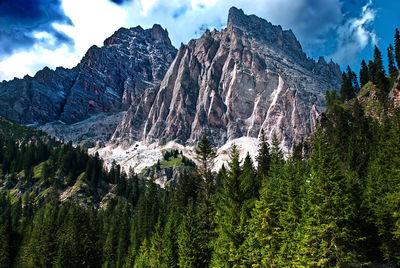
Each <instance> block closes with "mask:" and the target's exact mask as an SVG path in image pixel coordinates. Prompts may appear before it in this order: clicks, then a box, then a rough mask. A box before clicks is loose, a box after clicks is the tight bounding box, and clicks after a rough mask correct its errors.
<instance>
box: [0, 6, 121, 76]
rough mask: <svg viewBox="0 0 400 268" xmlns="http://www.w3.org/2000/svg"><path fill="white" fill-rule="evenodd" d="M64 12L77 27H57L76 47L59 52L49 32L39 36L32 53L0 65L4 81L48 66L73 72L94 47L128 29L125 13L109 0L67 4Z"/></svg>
mask: <svg viewBox="0 0 400 268" xmlns="http://www.w3.org/2000/svg"><path fill="white" fill-rule="evenodd" d="M62 6H63V8H64V11H65V13H66V15H67V16H68V17H69V18H70V19H71V20H72V23H73V25H72V26H71V25H61V24H56V23H54V24H53V26H54V27H55V28H56V29H57V30H59V31H62V32H64V33H65V34H67V35H68V36H70V37H71V38H72V39H74V42H75V43H74V46H73V47H69V46H67V45H62V46H60V47H58V48H55V41H56V40H55V38H54V37H53V36H52V35H50V34H48V33H46V32H36V33H34V37H35V38H36V39H37V42H36V44H35V45H34V46H33V48H31V49H30V50H28V51H21V52H18V53H15V54H13V55H11V56H10V57H8V58H6V59H4V60H2V61H0V80H3V79H6V80H10V79H12V78H14V77H18V78H22V77H23V76H25V75H26V74H28V75H31V76H32V75H34V74H35V73H36V72H37V71H38V70H40V69H42V68H44V67H45V66H48V67H50V68H55V67H57V66H63V67H67V68H71V67H73V66H75V65H76V64H78V63H79V61H80V59H81V58H82V56H83V55H84V54H85V53H86V51H87V50H88V49H89V48H90V47H91V46H92V45H94V44H96V45H98V46H101V45H102V44H103V41H104V39H106V38H107V37H109V36H110V35H111V34H112V33H113V32H114V31H116V30H117V29H118V28H120V27H122V26H126V24H125V22H126V16H127V13H126V11H125V10H123V9H121V8H120V7H118V6H116V5H114V4H112V3H111V2H110V1H108V0H84V1H81V0H64V1H63V5H62Z"/></svg>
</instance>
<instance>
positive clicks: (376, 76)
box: [372, 46, 388, 94]
mask: <svg viewBox="0 0 400 268" xmlns="http://www.w3.org/2000/svg"><path fill="white" fill-rule="evenodd" d="M373 66H374V73H373V74H372V82H373V83H374V84H375V85H376V86H377V87H378V88H379V89H380V90H381V91H382V94H384V93H385V92H386V90H387V87H388V83H387V79H386V74H385V69H384V68H383V63H382V54H381V52H380V50H379V49H378V47H377V46H375V48H374V63H373Z"/></svg>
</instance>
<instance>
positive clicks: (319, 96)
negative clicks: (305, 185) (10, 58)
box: [0, 8, 341, 169]
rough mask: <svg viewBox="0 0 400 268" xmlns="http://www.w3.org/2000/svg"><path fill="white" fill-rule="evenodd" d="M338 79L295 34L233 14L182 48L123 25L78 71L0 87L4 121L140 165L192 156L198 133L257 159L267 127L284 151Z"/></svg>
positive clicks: (305, 129) (307, 127) (155, 31)
mask: <svg viewBox="0 0 400 268" xmlns="http://www.w3.org/2000/svg"><path fill="white" fill-rule="evenodd" d="M340 81H341V71H340V69H339V66H338V65H337V64H335V63H333V62H332V61H330V62H329V63H327V62H326V61H325V60H324V58H322V57H321V58H320V59H319V60H318V61H317V62H316V61H314V60H313V59H311V58H308V57H307V56H306V55H305V53H304V52H303V50H302V47H301V45H300V43H299V42H298V41H297V39H296V37H295V36H294V34H293V32H292V31H291V30H283V29H282V28H281V27H280V26H274V25H272V24H271V23H269V22H267V21H266V20H264V19H261V18H259V17H256V16H254V15H250V16H248V15H245V14H244V13H243V11H242V10H239V9H236V8H231V9H230V11H229V15H228V22H227V27H226V28H224V29H222V30H221V31H217V30H214V31H212V32H211V31H209V30H207V31H206V32H205V33H204V34H203V35H202V36H201V37H200V38H199V39H195V40H191V41H190V42H189V43H188V44H186V45H184V44H182V45H181V47H180V48H179V50H177V49H175V48H174V47H173V46H172V45H171V41H170V39H169V37H168V32H167V31H166V30H164V29H163V28H161V26H159V25H154V26H153V27H152V28H151V29H147V30H144V29H142V28H141V27H140V26H138V27H135V28H131V29H125V28H121V29H119V30H118V31H116V32H115V33H114V34H113V35H112V36H111V37H109V38H108V39H106V40H105V41H104V46H103V47H101V48H99V47H96V46H93V47H91V48H90V49H89V50H88V52H87V53H86V55H85V56H84V57H83V59H82V60H81V62H80V63H79V64H78V65H77V66H76V67H75V68H72V69H64V68H57V69H56V70H54V71H53V70H50V69H48V68H45V69H43V70H42V71H39V72H38V73H37V74H36V75H35V76H34V77H29V76H26V77H24V78H23V79H14V80H12V81H9V82H3V83H0V115H3V116H6V117H8V118H10V119H13V120H14V121H17V122H19V123H23V124H34V125H36V126H37V127H38V128H39V129H41V130H43V131H45V132H47V133H49V134H50V135H52V136H56V137H59V138H62V139H64V140H66V141H73V143H75V144H81V145H84V146H86V147H88V148H90V147H93V149H92V150H91V152H93V153H94V152H99V153H100V155H101V156H102V157H103V158H104V159H105V163H106V164H108V165H111V163H112V162H113V161H116V162H117V163H118V164H121V165H122V166H123V167H125V168H126V169H127V168H128V166H132V165H134V166H135V165H139V166H140V167H141V168H144V167H145V166H151V165H153V164H154V163H156V162H157V159H159V158H160V157H161V155H162V154H161V150H163V149H164V150H165V149H176V148H178V147H179V150H183V151H185V153H186V154H187V155H189V156H190V151H191V148H193V147H192V146H193V145H195V144H196V142H197V141H198V140H199V138H200V137H202V136H203V135H206V136H207V137H209V138H210V140H211V141H212V143H213V144H214V145H215V146H216V147H219V148H220V149H221V150H222V151H223V152H221V154H225V155H226V150H225V149H223V148H225V147H226V146H227V145H228V144H232V143H233V142H235V141H236V142H237V143H243V144H241V145H240V144H238V146H239V147H240V148H244V149H245V150H250V151H254V152H255V151H256V149H254V148H256V147H257V146H256V145H257V138H258V135H259V133H260V131H261V129H264V130H265V132H266V134H267V137H268V138H270V139H271V137H272V135H273V133H276V134H277V136H278V139H279V140H280V141H281V146H282V148H283V149H284V150H285V151H289V150H290V149H291V148H292V146H293V145H294V144H295V143H297V142H299V141H300V140H301V139H303V138H305V137H307V136H308V135H309V134H310V133H311V132H312V131H313V130H314V128H315V126H316V118H317V117H318V115H319V114H320V113H321V112H322V111H324V109H325V98H324V95H325V91H326V90H330V89H338V88H339V85H340ZM167 142H173V144H175V145H171V144H169V145H168V146H164V145H166V143H167ZM160 145H162V146H160ZM178 145H179V146H178ZM224 145H225V146H224ZM118 146H122V147H121V148H118ZM177 146H178V147H177ZM253 149H254V150H253ZM254 152H253V153H254ZM146 159H147V160H149V161H147V160H146Z"/></svg>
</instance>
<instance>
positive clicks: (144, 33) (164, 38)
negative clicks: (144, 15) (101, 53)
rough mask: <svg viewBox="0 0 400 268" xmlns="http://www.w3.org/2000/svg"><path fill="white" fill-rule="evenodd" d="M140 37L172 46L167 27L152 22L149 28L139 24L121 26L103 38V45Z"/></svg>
mask: <svg viewBox="0 0 400 268" xmlns="http://www.w3.org/2000/svg"><path fill="white" fill-rule="evenodd" d="M136 38H140V39H143V40H146V41H148V42H150V41H158V42H161V43H164V44H166V45H168V46H172V44H171V40H170V38H169V34H168V31H167V29H164V28H162V27H161V25H159V24H154V25H153V27H151V28H149V29H143V28H142V27H141V26H140V25H139V26H136V27H132V28H124V27H121V28H119V29H118V30H117V31H115V32H114V34H112V35H111V36H110V37H108V38H107V39H106V40H104V46H112V45H126V43H127V42H131V41H132V40H134V39H136Z"/></svg>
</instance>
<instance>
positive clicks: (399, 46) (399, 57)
mask: <svg viewBox="0 0 400 268" xmlns="http://www.w3.org/2000/svg"><path fill="white" fill-rule="evenodd" d="M394 57H395V59H396V62H397V68H399V69H400V34H399V29H398V28H396V33H395V35H394Z"/></svg>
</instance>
